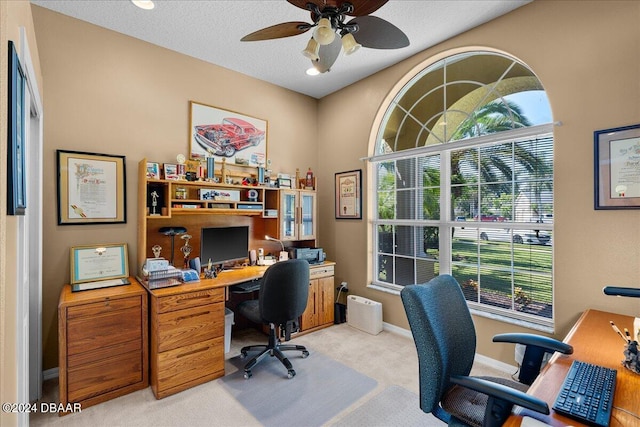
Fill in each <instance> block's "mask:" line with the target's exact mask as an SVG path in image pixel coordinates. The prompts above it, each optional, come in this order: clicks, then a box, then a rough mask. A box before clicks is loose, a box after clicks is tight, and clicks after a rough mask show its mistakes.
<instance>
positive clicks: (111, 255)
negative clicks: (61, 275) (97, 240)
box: [71, 243, 129, 290]
mask: <svg viewBox="0 0 640 427" xmlns="http://www.w3.org/2000/svg"><path fill="white" fill-rule="evenodd" d="M127 277H129V254H128V250H127V244H126V243H121V244H112V245H99V246H95V245H91V246H75V247H72V248H71V285H72V286H73V285H77V284H82V283H88V282H100V283H102V282H103V281H104V283H105V284H106V286H113V285H112V284H109V283H111V282H112V281H113V283H121V284H128V282H127V283H122V282H123V281H122V280H117V279H126V278H127ZM114 279H115V280H114ZM93 288H95V287H93ZM80 290H83V289H80Z"/></svg>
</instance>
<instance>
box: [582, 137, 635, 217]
mask: <svg viewBox="0 0 640 427" xmlns="http://www.w3.org/2000/svg"><path fill="white" fill-rule="evenodd" d="M593 139H594V151H595V153H594V154H595V155H594V160H595V171H594V177H595V206H594V207H595V209H638V208H640V124H637V125H632V126H625V127H619V128H613V129H604V130H598V131H595V132H594V133H593Z"/></svg>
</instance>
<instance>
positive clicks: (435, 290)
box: [401, 275, 573, 427]
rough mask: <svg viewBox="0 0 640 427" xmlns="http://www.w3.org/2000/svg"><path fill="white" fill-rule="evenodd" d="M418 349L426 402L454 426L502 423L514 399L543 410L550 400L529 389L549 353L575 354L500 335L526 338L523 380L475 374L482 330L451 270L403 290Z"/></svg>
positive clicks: (549, 343) (540, 341) (540, 340)
mask: <svg viewBox="0 0 640 427" xmlns="http://www.w3.org/2000/svg"><path fill="white" fill-rule="evenodd" d="M401 297H402V303H403V305H404V309H405V312H406V314H407V318H408V319H409V325H410V327H411V332H412V334H413V339H414V342H415V345H416V349H417V351H418V365H419V371H420V372H419V375H420V378H419V379H420V408H421V409H422V410H423V411H424V412H430V413H432V414H433V415H435V416H436V417H437V418H439V419H440V420H442V421H444V422H446V423H448V424H449V425H450V426H476V427H480V426H484V427H488V426H491V427H493V426H501V425H502V424H503V423H504V422H505V421H506V419H507V418H508V417H509V415H510V414H511V409H512V408H513V405H514V404H515V405H519V406H521V407H523V408H527V409H531V410H533V411H536V412H540V413H543V414H548V413H549V407H548V405H547V404H546V402H544V401H542V400H539V399H536V398H534V397H532V396H529V395H527V394H526V390H527V388H528V385H530V384H531V382H533V380H534V379H535V377H536V376H537V375H538V373H539V372H540V367H541V365H542V359H543V356H544V354H545V353H547V352H549V353H552V352H554V351H559V352H562V353H565V354H571V353H572V352H573V348H572V347H571V346H570V345H568V344H565V343H563V342H560V341H557V340H554V339H552V338H548V337H543V336H538V335H532V334H502V335H496V336H495V337H494V338H493V341H496V342H511V343H521V344H525V345H526V346H527V347H526V350H525V355H524V361H523V363H522V366H521V372H520V377H519V381H520V382H517V381H511V380H508V379H504V378H494V377H469V376H468V375H469V372H470V371H471V367H472V365H473V359H474V356H475V352H476V332H475V327H474V325H473V320H472V318H471V313H470V312H469V308H468V307H467V302H466V300H465V298H464V295H463V293H462V289H461V287H460V285H459V284H458V282H457V281H456V279H454V278H453V277H452V276H450V275H440V276H437V277H435V278H434V279H432V280H430V281H429V282H427V283H425V284H421V285H409V286H405V287H404V288H403V289H402V292H401Z"/></svg>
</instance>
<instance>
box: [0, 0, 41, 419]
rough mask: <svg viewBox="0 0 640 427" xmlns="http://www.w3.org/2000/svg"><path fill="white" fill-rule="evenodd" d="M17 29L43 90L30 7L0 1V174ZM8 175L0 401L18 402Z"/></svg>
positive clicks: (1, 250)
mask: <svg viewBox="0 0 640 427" xmlns="http://www.w3.org/2000/svg"><path fill="white" fill-rule="evenodd" d="M20 27H24V28H25V30H26V35H27V43H28V45H29V50H30V52H31V55H32V58H31V59H32V63H33V66H34V71H35V74H36V80H37V84H38V87H40V88H41V87H42V76H41V73H40V61H39V59H38V46H37V44H36V39H35V33H34V29H33V19H32V16H31V7H30V5H29V2H28V1H26V0H17V1H10V2H6V1H0V81H1V82H3V84H2V85H0V117H2V118H3V119H2V120H0V135H2V136H1V138H2V139H1V141H2V143H1V144H0V165H3V166H2V167H1V168H0V170H2V171H3V172H4V171H6V168H5V167H4V165H6V164H7V122H6V120H5V119H4V118H6V117H7V85H6V84H4V83H5V82H6V81H7V77H8V75H7V69H8V59H7V56H8V40H11V41H13V42H14V44H15V45H16V50H17V51H18V55H20V52H22V51H23V47H22V46H21V41H20ZM6 201H7V175H6V173H1V174H0V400H1V401H2V402H17V377H16V374H17V373H16V366H17V361H16V356H17V354H16V340H17V337H16V329H17V322H16V317H17V312H16V298H17V277H16V270H15V268H14V267H15V265H16V257H17V254H16V247H15V242H16V239H17V235H16V229H17V224H18V221H19V220H20V219H19V218H18V217H14V216H7V214H6V212H7V202H6ZM16 423H17V417H16V415H15V414H7V413H4V412H2V413H0V425H13V424H16Z"/></svg>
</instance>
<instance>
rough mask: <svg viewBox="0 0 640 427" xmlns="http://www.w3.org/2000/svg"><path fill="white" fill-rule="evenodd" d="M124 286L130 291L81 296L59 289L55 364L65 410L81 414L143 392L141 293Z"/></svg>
mask: <svg viewBox="0 0 640 427" xmlns="http://www.w3.org/2000/svg"><path fill="white" fill-rule="evenodd" d="M129 280H130V281H131V284H130V285H125V286H117V287H112V288H104V289H95V290H89V291H82V292H71V286H70V285H65V286H64V287H63V289H62V292H61V294H60V301H59V304H58V347H59V361H58V363H59V387H60V403H61V404H62V405H64V406H65V407H66V406H67V404H68V403H80V404H81V405H82V408H83V409H84V408H86V407H88V406H91V405H95V404H97V403H101V402H104V401H106V400H109V399H113V398H115V397H118V396H122V395H124V394H127V393H131V392H133V391H136V390H141V389H143V388H146V387H147V386H148V384H149V378H148V345H147V342H148V341H147V340H148V335H147V331H148V325H147V292H146V290H145V289H144V288H143V287H142V286H141V285H140V284H139V283H138V282H137V281H136V280H135V279H133V278H130V279H129ZM60 414H61V415H63V414H64V413H63V412H61V413H60Z"/></svg>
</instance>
